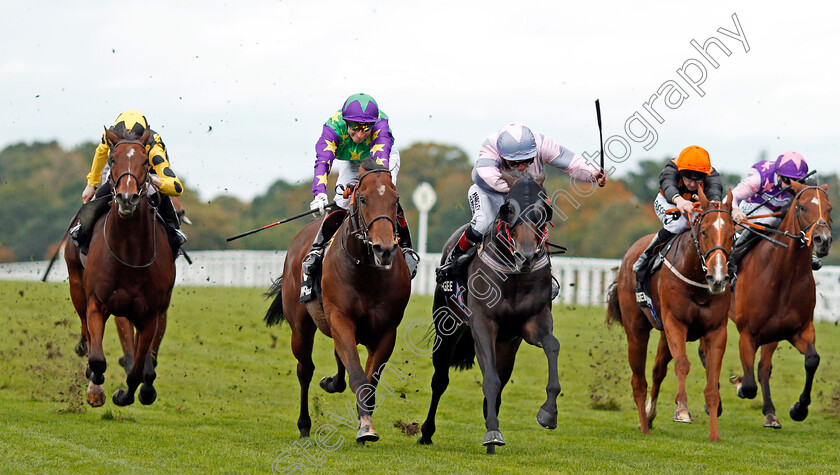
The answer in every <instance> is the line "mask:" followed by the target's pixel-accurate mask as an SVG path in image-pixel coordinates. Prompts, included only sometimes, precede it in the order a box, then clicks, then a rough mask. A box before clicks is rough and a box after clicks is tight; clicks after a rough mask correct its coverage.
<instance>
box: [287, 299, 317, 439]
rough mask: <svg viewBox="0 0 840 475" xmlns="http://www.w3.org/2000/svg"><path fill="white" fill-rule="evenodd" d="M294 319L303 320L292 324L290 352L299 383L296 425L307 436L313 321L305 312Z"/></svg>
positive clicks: (313, 367)
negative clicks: (298, 410)
mask: <svg viewBox="0 0 840 475" xmlns="http://www.w3.org/2000/svg"><path fill="white" fill-rule="evenodd" d="M296 321H298V322H301V321H302V322H303V323H302V324H301V325H300V328H297V327H295V326H292V353H293V354H294V355H295V358H296V359H297V361H298V364H297V377H298V383H299V385H300V412H299V414H298V421H297V427H298V431H299V432H300V436H301V437H309V431H310V430H311V429H312V419H310V417H309V384H310V383H311V382H312V374H313V373H314V372H315V363H313V362H312V344H313V342H314V341H315V331H316V328H315V323H314V322H313V321H312V319H311V318H309V315H308V314H306V315H304V316H303V317H302V318H298V319H297V320H296Z"/></svg>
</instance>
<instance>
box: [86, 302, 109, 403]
mask: <svg viewBox="0 0 840 475" xmlns="http://www.w3.org/2000/svg"><path fill="white" fill-rule="evenodd" d="M106 319H107V316H106V315H104V314H103V313H102V311H101V309H100V307H99V302H98V301H97V300H96V299H95V298H94V297H93V296H91V297H90V298H88V303H87V306H86V317H85V321H86V323H87V335H88V366H87V370H86V371H85V375H86V376H87V378H88V380H90V382H91V384H90V385H88V396H87V401H88V404H90V405H91V406H93V407H99V406H101V405H103V404H105V393H104V391H103V390H102V383H104V382H105V369H106V368H107V367H108V364H107V363H106V362H105V353H104V351H103V350H102V336H103V334H104V333H105V320H106Z"/></svg>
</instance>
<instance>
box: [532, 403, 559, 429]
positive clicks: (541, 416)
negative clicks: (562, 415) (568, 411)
mask: <svg viewBox="0 0 840 475" xmlns="http://www.w3.org/2000/svg"><path fill="white" fill-rule="evenodd" d="M537 424H539V425H540V426H542V427H543V428H545V429H549V430H552V429H556V428H557V411H554V412H553V413H552V412H548V411H546V410H545V409H543V408H540V411H539V412H538V413H537Z"/></svg>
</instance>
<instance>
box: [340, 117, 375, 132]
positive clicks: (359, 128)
mask: <svg viewBox="0 0 840 475" xmlns="http://www.w3.org/2000/svg"><path fill="white" fill-rule="evenodd" d="M345 122H346V123H347V128H348V129H350V130H352V131H353V132H367V131H368V130H370V129H371V127H373V122H353V121H349V120H348V121H345Z"/></svg>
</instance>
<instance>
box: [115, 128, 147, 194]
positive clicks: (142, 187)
mask: <svg viewBox="0 0 840 475" xmlns="http://www.w3.org/2000/svg"><path fill="white" fill-rule="evenodd" d="M124 144H125V145H131V144H133V145H140V146H141V147H143V150H145V149H146V144H144V143H143V142H140V141H139V140H120V141H119V142H117V143H115V144H114V145H113V146H111V151H110V153H109V154H108V165H109V166H111V176H110V180H111V194H112V195H115V194H116V193H117V185H119V183H120V180H122V178H123V177H124V176H128V177H130V178H134V181H136V182H137V193H138V194H141V195H142V194H143V192H144V191H146V190H147V189H148V187H149V173H148V171H149V161H148V160H145V165H146V172H147V173H146V178H145V179H144V180H143V182H142V183H141V182H140V180H139V179H138V178H137V175H135V174H134V173H132V172H131V171H130V170H126V171H124V172H122V173H120V175H119V176H118V177H117V178H116V180H115V179H114V157H113V154H114V150H115V149H116V148H117V147H119V146H120V145H124Z"/></svg>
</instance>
